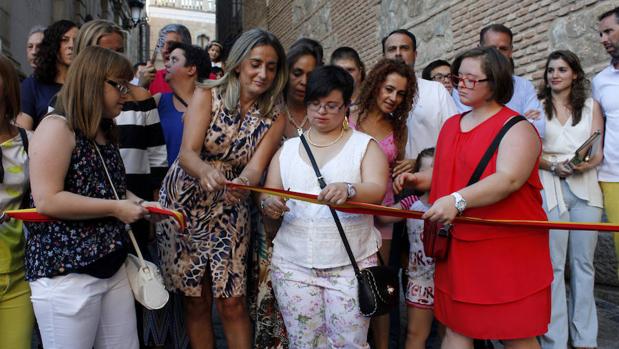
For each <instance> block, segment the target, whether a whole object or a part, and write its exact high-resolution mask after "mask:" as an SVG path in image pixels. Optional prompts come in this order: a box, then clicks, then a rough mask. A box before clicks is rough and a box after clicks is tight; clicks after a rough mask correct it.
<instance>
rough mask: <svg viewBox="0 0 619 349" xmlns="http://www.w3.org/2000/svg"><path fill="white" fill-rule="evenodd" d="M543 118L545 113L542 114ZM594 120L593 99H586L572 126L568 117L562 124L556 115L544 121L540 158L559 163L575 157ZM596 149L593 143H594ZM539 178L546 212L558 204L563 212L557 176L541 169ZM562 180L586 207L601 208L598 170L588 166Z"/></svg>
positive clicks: (561, 195)
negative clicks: (544, 133)
mask: <svg viewBox="0 0 619 349" xmlns="http://www.w3.org/2000/svg"><path fill="white" fill-rule="evenodd" d="M544 118H546V115H544ZM546 120H547V119H546ZM592 121H593V100H592V99H591V98H588V99H587V100H586V101H585V106H584V108H583V110H582V119H580V122H579V123H578V124H576V126H572V118H571V117H570V118H569V119H568V120H567V121H566V122H565V125H561V123H560V122H559V120H558V119H557V118H556V117H553V118H552V119H551V120H550V121H547V122H546V137H544V140H543V143H542V146H543V151H542V158H544V159H546V160H548V161H556V162H562V161H565V160H569V159H571V158H572V157H574V154H575V152H576V149H578V147H580V146H581V145H582V144H583V143H584V142H585V141H586V140H587V139H588V138H589V137H590V136H591V132H592V130H591V123H592ZM594 150H595V144H594ZM539 172H540V179H541V180H542V185H543V186H544V196H545V199H546V206H547V209H548V211H550V210H552V209H554V208H555V207H557V206H559V213H560V214H563V213H564V212H565V211H566V210H567V207H566V204H565V201H564V199H563V191H562V190H561V180H560V178H559V176H557V175H554V174H552V173H551V172H550V171H546V170H542V169H540V171H539ZM565 181H566V182H567V185H568V186H569V188H570V190H571V191H572V193H574V195H576V197H578V198H580V199H582V200H585V201H587V204H588V205H589V206H595V207H600V208H601V207H603V205H602V203H603V201H602V190H601V189H600V185H599V184H598V176H597V171H596V170H595V169H591V170H589V171H586V172H584V173H575V174H573V175H571V176H568V177H567V178H566V179H565Z"/></svg>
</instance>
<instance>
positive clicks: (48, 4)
mask: <svg viewBox="0 0 619 349" xmlns="http://www.w3.org/2000/svg"><path fill="white" fill-rule="evenodd" d="M98 18H102V19H107V20H110V21H112V22H114V23H117V24H119V25H120V26H122V27H123V28H125V29H126V30H127V32H126V38H127V40H126V52H127V56H128V57H129V59H130V60H132V61H136V60H137V59H138V56H140V54H144V53H141V52H140V50H144V47H143V46H144V45H143V42H141V39H142V38H141V35H140V34H141V33H146V32H147V31H146V30H144V24H143V25H142V30H140V28H133V29H131V28H130V26H131V12H130V10H129V6H128V2H127V0H72V1H67V0H21V1H9V0H2V1H0V52H1V53H2V54H4V55H5V56H7V57H9V58H10V59H11V60H13V62H14V63H15V65H16V67H17V69H18V70H19V71H20V72H21V74H22V75H29V74H30V73H31V72H32V70H31V68H30V66H29V65H28V62H27V59H26V40H27V37H28V33H29V31H30V28H32V27H34V26H36V25H42V26H47V25H50V24H51V23H53V22H55V21H58V20H60V19H68V20H71V21H74V22H75V23H77V24H78V25H82V24H83V23H85V22H87V21H88V20H90V19H98ZM142 35H146V34H142Z"/></svg>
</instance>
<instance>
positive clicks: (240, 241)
mask: <svg viewBox="0 0 619 349" xmlns="http://www.w3.org/2000/svg"><path fill="white" fill-rule="evenodd" d="M286 78H287V72H286V61H285V53H284V50H283V48H282V46H281V44H280V43H279V41H278V39H277V38H276V37H275V36H274V35H273V34H271V33H269V32H266V31H263V30H260V29H253V30H250V31H247V32H245V33H243V34H242V35H241V36H240V37H239V38H238V39H237V41H236V43H235V44H234V46H233V47H232V49H231V51H230V55H229V57H228V59H227V61H226V72H225V74H224V76H223V77H222V78H221V79H219V80H215V81H209V82H206V83H204V84H202V85H201V86H199V88H197V89H196V91H195V92H194V95H193V97H192V100H191V102H190V104H189V108H188V110H187V112H186V115H185V120H184V122H185V126H184V130H183V142H182V145H181V151H180V155H179V157H178V159H177V160H176V161H175V162H174V163H173V164H172V166H171V168H170V170H169V171H168V174H167V176H166V178H165V179H164V182H163V185H162V189H161V193H160V203H161V204H162V205H163V206H164V207H167V208H171V209H175V210H179V211H181V212H183V213H184V214H185V215H186V217H187V229H186V230H184V231H178V230H175V229H173V228H172V227H171V226H170V223H166V222H164V223H162V224H161V226H160V227H159V229H158V241H159V244H160V250H161V254H162V256H161V257H162V266H163V270H164V274H165V278H166V283H167V286H168V287H169V288H170V289H172V290H175V291H179V292H181V293H182V294H183V295H184V299H185V311H186V318H187V331H188V334H189V338H190V341H191V344H192V346H193V347H202V346H209V345H212V341H213V330H212V323H211V304H212V302H213V299H214V300H215V305H216V306H217V310H218V313H219V315H220V317H221V320H222V322H223V325H224V332H225V335H226V339H227V342H228V347H229V348H250V346H251V336H250V332H251V331H250V329H251V327H250V321H249V316H248V314H247V310H246V307H245V288H246V287H245V284H246V268H247V266H246V257H247V256H246V255H247V253H246V252H247V248H248V244H249V212H248V208H249V207H248V206H249V200H248V198H247V194H248V193H247V192H242V191H238V190H232V189H230V188H226V187H225V182H226V181H232V182H235V183H243V184H257V183H258V182H259V181H260V177H261V175H262V174H263V172H264V170H265V168H266V166H267V164H268V163H269V161H270V159H271V157H272V156H273V154H274V153H275V151H276V150H277V148H278V146H279V142H280V140H281V137H282V135H283V130H284V127H285V122H286V120H285V117H280V110H281V107H280V105H279V103H277V101H278V100H279V96H280V94H281V91H282V89H283V87H284V85H285V83H286ZM206 111H210V112H206Z"/></svg>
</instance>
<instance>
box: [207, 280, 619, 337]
mask: <svg viewBox="0 0 619 349" xmlns="http://www.w3.org/2000/svg"><path fill="white" fill-rule="evenodd" d="M595 302H596V304H597V310H598V323H599V332H598V349H619V290H617V288H616V287H604V286H596V289H595ZM401 311H402V322H403V323H402V329H405V326H406V325H405V323H404V322H405V321H406V313H405V311H406V309H405V307H404V306H402V307H401ZM215 326H216V337H217V338H216V340H217V343H216V347H217V348H218V349H223V348H227V346H226V343H225V339H224V338H223V329H222V328H221V324H220V323H219V321H215ZM400 332H401V334H403V335H404V331H403V330H402V331H400ZM393 348H395V346H393V345H392V349H393ZM399 348H404V340H403V337H402V338H401V340H400V346H399ZM428 348H439V346H438V345H437V344H436V345H434V346H429V347H428ZM495 348H496V349H499V348H503V346H502V345H501V344H500V343H498V342H497V343H495Z"/></svg>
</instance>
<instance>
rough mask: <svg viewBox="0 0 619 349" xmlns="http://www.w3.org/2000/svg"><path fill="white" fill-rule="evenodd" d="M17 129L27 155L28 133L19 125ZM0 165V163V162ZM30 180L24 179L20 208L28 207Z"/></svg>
mask: <svg viewBox="0 0 619 349" xmlns="http://www.w3.org/2000/svg"><path fill="white" fill-rule="evenodd" d="M17 131H18V132H19V137H20V138H21V143H22V146H23V147H24V151H25V152H26V155H28V143H29V141H28V133H26V130H24V129H23V128H21V127H17ZM0 165H1V164H0ZM30 193H31V190H30V180H27V181H26V185H25V186H24V193H23V195H22V199H21V204H20V205H19V207H20V208H30Z"/></svg>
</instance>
